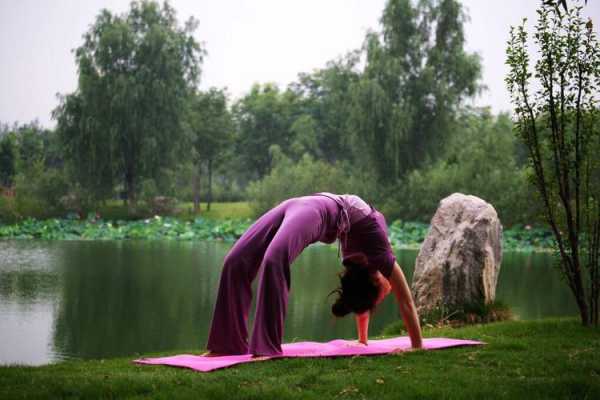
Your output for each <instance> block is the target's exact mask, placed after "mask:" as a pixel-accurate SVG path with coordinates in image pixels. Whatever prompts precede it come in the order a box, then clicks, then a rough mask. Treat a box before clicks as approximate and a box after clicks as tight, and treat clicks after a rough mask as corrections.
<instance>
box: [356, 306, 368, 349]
mask: <svg viewBox="0 0 600 400" xmlns="http://www.w3.org/2000/svg"><path fill="white" fill-rule="evenodd" d="M355 318H356V331H357V332H358V342H359V343H362V344H364V345H367V342H368V340H369V312H368V311H367V312H364V313H362V314H356V315H355Z"/></svg>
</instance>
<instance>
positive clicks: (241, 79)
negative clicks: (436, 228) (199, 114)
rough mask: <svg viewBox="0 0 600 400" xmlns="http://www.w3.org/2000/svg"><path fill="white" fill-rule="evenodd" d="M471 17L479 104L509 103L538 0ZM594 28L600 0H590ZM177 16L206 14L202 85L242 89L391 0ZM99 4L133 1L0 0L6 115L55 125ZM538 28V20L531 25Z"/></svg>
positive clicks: (305, 61) (367, 22) (345, 35)
mask: <svg viewBox="0 0 600 400" xmlns="http://www.w3.org/2000/svg"><path fill="white" fill-rule="evenodd" d="M462 3H463V4H464V5H465V7H466V9H467V11H468V14H469V15H470V22H469V23H468V24H467V25H466V26H465V32H466V39H467V50H469V51H475V52H478V53H479V54H480V55H481V57H482V64H483V83H484V84H485V85H487V87H488V91H486V92H485V93H484V94H483V95H482V96H480V97H479V98H478V99H477V101H476V104H477V105H490V106H491V107H492V109H493V111H494V112H499V111H505V110H510V108H511V107H510V102H509V97H508V93H507V91H506V88H505V84H504V76H505V75H506V71H507V68H506V66H505V65H504V61H505V54H504V52H505V48H506V41H507V39H508V31H509V26H510V25H516V24H518V23H519V22H520V20H521V18H523V17H528V18H529V20H530V21H534V20H535V9H536V7H537V6H538V4H539V3H540V0H502V1H497V0H462ZM588 3H589V4H588V6H587V8H586V15H591V16H592V19H593V21H594V25H595V26H594V30H596V31H598V25H600V0H588ZM171 4H172V5H173V6H174V7H175V9H176V10H177V12H178V19H179V21H180V23H183V21H185V20H187V19H188V18H189V16H191V15H193V16H194V17H196V18H197V19H198V20H199V21H200V26H199V28H198V30H197V31H196V39H197V40H198V41H200V42H203V43H204V45H205V49H206V50H207V51H208V55H207V57H206V58H205V61H204V65H203V74H202V80H201V85H200V86H201V87H202V88H207V87H210V86H216V87H227V88H228V91H229V93H230V94H231V95H232V96H233V97H234V98H238V97H240V96H243V95H244V94H245V93H246V92H247V91H249V89H250V87H251V86H252V84H253V83H255V82H260V83H264V82H276V83H278V84H279V85H280V86H281V87H282V88H283V87H285V85H287V84H288V83H290V82H292V81H294V80H296V78H297V75H298V73H300V72H311V71H312V70H313V69H317V68H322V67H324V66H325V63H326V62H327V61H329V60H332V59H334V58H336V57H338V56H341V55H343V54H345V53H346V52H348V51H350V50H353V49H356V48H359V47H360V46H361V44H362V42H363V39H364V36H365V32H366V31H367V30H368V29H374V30H379V18H380V16H381V13H382V11H383V8H384V5H385V0H219V1H216V0H213V1H206V0H171ZM102 8H108V9H109V10H111V11H113V12H118V13H122V12H124V11H126V10H127V9H128V8H129V1H128V0H83V1H81V0H0V56H1V58H0V122H2V123H9V124H12V123H13V122H15V121H18V122H29V121H31V120H34V119H38V120H39V121H40V122H41V124H42V125H44V126H48V127H51V126H54V121H52V120H51V117H50V113H51V111H52V109H53V108H54V107H56V105H57V103H58V102H57V99H56V94H57V93H63V94H65V93H70V92H72V91H74V90H75V88H76V85H77V70H76V67H75V62H74V57H73V54H72V53H71V50H72V49H74V48H76V47H78V46H79V45H81V43H82V39H81V36H82V35H83V33H84V32H85V31H87V29H88V27H89V25H90V24H92V23H93V21H94V20H95V17H96V15H97V14H98V12H99V11H100V9H102ZM530 31H531V29H530Z"/></svg>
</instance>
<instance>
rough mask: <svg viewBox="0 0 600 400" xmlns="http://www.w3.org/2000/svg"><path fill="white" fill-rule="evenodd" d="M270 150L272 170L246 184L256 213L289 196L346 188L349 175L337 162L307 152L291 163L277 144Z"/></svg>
mask: <svg viewBox="0 0 600 400" xmlns="http://www.w3.org/2000/svg"><path fill="white" fill-rule="evenodd" d="M271 153H272V154H273V159H274V167H273V169H272V170H271V173H270V174H269V175H267V176H265V177H264V178H263V179H262V180H260V181H255V182H252V183H251V184H250V185H249V187H248V195H249V198H250V199H251V201H252V207H253V209H254V211H255V213H256V215H260V214H263V213H264V212H266V211H267V210H269V209H270V208H272V207H274V206H275V205H277V204H279V203H280V202H281V201H283V200H285V199H288V198H290V197H297V196H302V195H310V194H312V193H316V192H335V193H345V192H346V188H347V185H348V183H347V178H348V176H347V174H346V172H345V171H344V170H343V169H342V168H340V167H339V166H335V165H331V164H328V163H326V162H323V161H319V160H314V159H313V158H312V157H311V156H310V155H308V154H305V155H304V156H303V157H302V158H301V159H300V161H299V162H298V163H294V162H293V161H292V160H291V159H289V158H288V157H287V156H285V155H284V154H282V153H281V150H280V149H279V148H278V147H276V146H273V147H272V148H271Z"/></svg>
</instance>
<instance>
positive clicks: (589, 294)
mask: <svg viewBox="0 0 600 400" xmlns="http://www.w3.org/2000/svg"><path fill="white" fill-rule="evenodd" d="M581 9H582V6H579V5H575V6H572V7H569V8H568V9H566V10H564V11H563V12H560V11H559V8H558V7H556V6H554V5H553V4H552V3H550V4H549V2H543V3H542V5H541V6H540V8H539V9H538V21H537V25H536V27H535V29H536V30H535V33H534V42H535V43H536V44H537V45H538V46H539V59H538V60H537V62H536V63H535V78H536V79H535V83H536V84H537V86H535V87H536V89H535V91H534V92H533V94H532V92H531V89H530V86H531V85H532V79H531V77H532V73H531V72H530V69H529V53H528V50H527V42H528V37H527V32H526V31H525V27H524V23H523V24H522V25H520V26H518V27H516V28H515V27H512V28H511V32H510V40H509V42H508V48H507V51H506V52H507V64H508V65H509V67H510V72H509V74H508V76H507V77H506V82H507V85H508V88H509V90H510V93H511V97H512V102H513V104H514V106H515V117H516V119H517V124H516V131H517V133H518V135H519V137H520V138H521V139H522V140H523V142H524V143H525V145H526V146H527V148H528V153H529V161H530V164H531V168H532V170H533V176H532V181H533V182H534V184H535V186H536V188H537V191H538V193H539V196H540V198H541V200H542V202H543V204H544V209H545V218H546V220H547V222H548V224H549V225H550V227H551V229H552V232H553V234H554V238H555V242H556V248H557V253H558V256H559V260H560V267H561V271H562V273H563V275H564V276H565V278H566V281H567V283H568V285H569V288H570V289H571V291H572V293H573V295H574V297H575V301H576V303H577V306H578V307H579V313H580V316H581V322H582V323H583V324H584V325H588V324H590V323H592V324H594V325H598V315H599V310H598V299H599V293H600V273H599V272H600V159H599V158H598V154H599V152H600V129H599V127H598V125H599V124H598V122H599V121H598V119H599V117H600V111H599V109H598V100H599V97H600V94H599V93H600V91H599V89H600V87H599V86H600V45H599V43H598V40H597V37H596V34H595V33H594V31H593V29H592V28H593V27H592V24H591V21H589V22H587V23H586V21H584V20H583V18H582V17H581V14H580V13H581ZM586 271H587V272H588V278H589V279H587V280H586V279H584V274H585V272H586Z"/></svg>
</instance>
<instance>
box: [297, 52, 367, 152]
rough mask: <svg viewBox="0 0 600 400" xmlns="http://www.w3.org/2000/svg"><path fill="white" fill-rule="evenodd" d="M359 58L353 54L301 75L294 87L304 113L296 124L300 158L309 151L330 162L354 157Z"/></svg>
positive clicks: (356, 53) (355, 53)
mask: <svg viewBox="0 0 600 400" xmlns="http://www.w3.org/2000/svg"><path fill="white" fill-rule="evenodd" d="M359 56H360V54H359V52H358V51H355V52H350V53H348V54H347V55H346V56H344V57H342V58H340V59H337V60H334V61H330V62H328V63H327V65H326V67H325V68H323V69H320V70H317V71H315V72H313V73H311V74H300V76H299V79H298V82H296V83H292V84H291V90H292V91H293V92H294V93H296V95H297V97H298V99H297V107H299V109H300V110H301V113H302V114H301V115H300V116H299V117H297V119H296V120H295V121H294V123H293V124H292V133H293V137H294V141H293V143H292V146H293V147H297V148H298V150H297V151H295V153H298V154H297V155H298V156H302V154H303V153H305V152H307V153H309V154H311V155H312V156H313V157H316V158H323V159H325V160H326V161H328V162H330V163H333V162H336V161H341V160H350V159H351V158H352V151H351V147H350V144H351V141H350V137H349V134H348V131H349V130H348V121H349V119H350V113H351V112H352V96H351V88H352V85H353V84H355V83H356V82H358V80H359V78H360V73H359V71H358V69H357V64H358V62H359ZM299 153H301V154H299Z"/></svg>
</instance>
